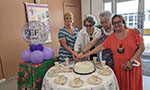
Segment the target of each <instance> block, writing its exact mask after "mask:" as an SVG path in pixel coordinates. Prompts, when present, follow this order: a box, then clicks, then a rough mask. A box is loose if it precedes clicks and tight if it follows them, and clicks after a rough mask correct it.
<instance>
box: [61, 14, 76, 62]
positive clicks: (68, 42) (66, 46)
mask: <svg viewBox="0 0 150 90" xmlns="http://www.w3.org/2000/svg"><path fill="white" fill-rule="evenodd" d="M64 22H65V26H64V27H63V28H61V29H60V30H59V33H58V38H59V43H60V48H59V62H64V61H65V58H69V60H71V61H72V60H73V56H77V55H76V53H75V52H74V44H75V41H76V38H77V33H78V29H77V28H76V27H73V26H72V23H73V14H72V13H71V12H67V13H65V14H64Z"/></svg>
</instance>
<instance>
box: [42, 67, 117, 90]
mask: <svg viewBox="0 0 150 90" xmlns="http://www.w3.org/2000/svg"><path fill="white" fill-rule="evenodd" d="M52 68H54V67H52ZM52 68H50V69H52ZM50 69H49V70H48V71H47V73H46V74H45V76H44V79H43V84H42V90H119V87H118V83H117V79H116V76H115V74H114V72H113V70H112V69H110V68H109V69H110V70H111V71H112V73H111V75H108V76H104V75H101V74H98V77H100V78H101V79H102V83H100V84H98V85H91V84H88V83H87V80H88V78H89V77H91V76H92V75H91V74H89V75H80V79H81V80H83V81H84V85H83V86H82V87H79V88H73V87H70V86H69V84H68V83H69V81H70V80H73V79H74V77H75V76H76V75H77V74H76V73H74V72H69V73H63V74H64V75H65V76H66V77H67V78H68V80H69V81H68V82H67V83H66V84H65V85H58V84H55V83H54V79H55V78H56V77H48V76H47V74H48V72H50ZM98 71H99V69H96V71H95V72H98Z"/></svg>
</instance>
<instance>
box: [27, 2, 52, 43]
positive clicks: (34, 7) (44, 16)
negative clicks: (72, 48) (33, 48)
mask: <svg viewBox="0 0 150 90" xmlns="http://www.w3.org/2000/svg"><path fill="white" fill-rule="evenodd" d="M25 7H26V14H27V20H28V22H30V21H40V22H42V23H44V24H45V25H46V26H47V28H48V29H49V32H50V20H49V10H48V4H35V3H25ZM49 42H52V39H51V33H49V36H48V39H47V40H46V41H45V43H49Z"/></svg>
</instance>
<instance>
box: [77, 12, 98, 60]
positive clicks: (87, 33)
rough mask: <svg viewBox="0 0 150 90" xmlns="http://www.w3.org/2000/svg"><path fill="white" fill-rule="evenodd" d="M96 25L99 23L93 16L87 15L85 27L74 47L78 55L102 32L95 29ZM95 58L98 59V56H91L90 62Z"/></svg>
mask: <svg viewBox="0 0 150 90" xmlns="http://www.w3.org/2000/svg"><path fill="white" fill-rule="evenodd" d="M96 23H97V21H96V19H95V17H94V16H93V15H87V16H86V17H85V18H84V20H83V24H84V27H83V28H82V29H81V30H80V32H78V36H77V39H76V42H75V46H74V50H75V52H76V53H80V52H81V51H82V49H83V48H84V47H85V46H86V45H87V44H88V43H89V42H90V41H91V40H92V39H93V38H94V37H95V35H96V33H98V32H100V29H98V28H97V27H95V24H96ZM94 47H95V46H94ZM94 47H92V48H91V49H90V50H92V49H93V48H94ZM90 50H89V51H90ZM93 57H97V54H95V55H91V56H90V57H89V58H88V60H93Z"/></svg>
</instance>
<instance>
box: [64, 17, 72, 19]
mask: <svg viewBox="0 0 150 90" xmlns="http://www.w3.org/2000/svg"><path fill="white" fill-rule="evenodd" d="M65 19H73V18H72V17H65Z"/></svg>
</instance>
